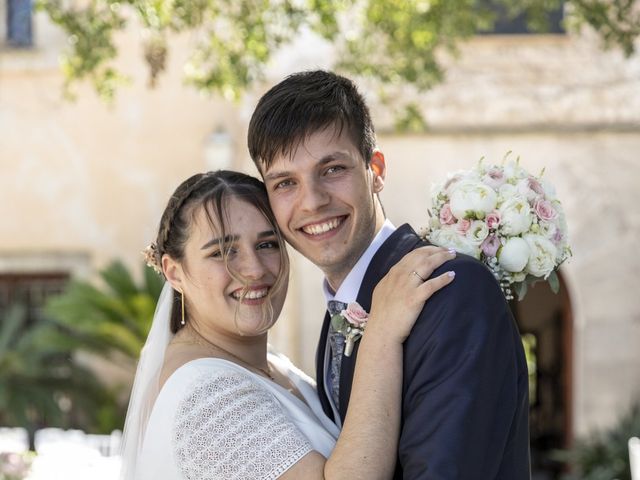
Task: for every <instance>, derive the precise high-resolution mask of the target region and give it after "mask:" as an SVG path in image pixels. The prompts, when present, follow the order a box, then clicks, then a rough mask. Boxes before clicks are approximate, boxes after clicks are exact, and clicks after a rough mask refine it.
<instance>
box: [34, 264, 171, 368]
mask: <svg viewBox="0 0 640 480" xmlns="http://www.w3.org/2000/svg"><path fill="white" fill-rule="evenodd" d="M143 271H144V278H143V280H142V282H141V283H140V285H137V284H136V282H135V280H134V279H133V277H132V275H131V273H130V272H129V271H128V270H127V268H126V267H125V266H124V264H122V263H121V262H119V261H115V262H113V263H111V264H110V265H108V266H107V267H106V268H104V269H103V270H101V271H100V277H101V279H102V283H103V285H102V286H100V287H98V286H95V285H93V284H92V283H90V282H86V281H80V280H74V281H72V282H71V283H70V285H69V286H68V288H67V290H66V292H65V293H64V294H62V295H60V296H57V297H53V298H52V299H51V300H50V301H49V302H48V303H47V306H46V311H47V313H48V314H49V315H50V316H51V317H52V318H53V319H54V320H55V322H56V323H57V324H58V325H59V326H60V327H62V328H63V329H64V330H65V331H67V332H69V333H71V334H72V335H73V336H74V337H75V338H78V339H79V340H80V348H81V349H82V350H86V351H89V352H92V353H96V354H99V355H101V356H109V355H112V354H114V353H116V352H117V353H118V354H120V355H116V356H113V355H112V358H114V359H115V360H117V359H122V358H124V359H125V361H126V362H131V363H135V362H136V361H137V359H138V356H139V354H140V349H141V348H142V345H143V344H144V341H145V339H146V338H147V333H148V331H149V327H150V326H151V321H152V320H153V313H154V311H155V307H156V301H157V299H158V297H159V296H160V291H161V290H162V285H163V281H162V279H161V278H160V276H158V275H157V274H156V273H155V272H154V271H153V270H152V269H150V268H146V267H145V268H144V270H143Z"/></svg>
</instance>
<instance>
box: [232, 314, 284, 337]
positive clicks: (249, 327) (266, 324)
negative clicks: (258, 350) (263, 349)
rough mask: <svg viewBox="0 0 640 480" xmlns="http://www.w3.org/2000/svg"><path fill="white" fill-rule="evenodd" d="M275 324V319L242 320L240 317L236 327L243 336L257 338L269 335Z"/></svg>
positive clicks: (256, 318)
mask: <svg viewBox="0 0 640 480" xmlns="http://www.w3.org/2000/svg"><path fill="white" fill-rule="evenodd" d="M275 323H276V321H275V319H268V318H265V317H262V316H261V317H255V318H242V316H240V317H239V318H238V321H237V325H236V326H237V329H238V333H239V334H240V335H241V336H243V337H257V336H259V335H263V334H265V333H267V332H268V331H269V329H271V327H273V326H274V325H275Z"/></svg>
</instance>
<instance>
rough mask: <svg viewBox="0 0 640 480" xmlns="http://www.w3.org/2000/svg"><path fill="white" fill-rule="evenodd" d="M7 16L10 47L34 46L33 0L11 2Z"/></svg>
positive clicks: (9, 2)
mask: <svg viewBox="0 0 640 480" xmlns="http://www.w3.org/2000/svg"><path fill="white" fill-rule="evenodd" d="M8 4H9V10H8V15H7V23H8V27H9V28H8V31H9V32H8V38H7V41H8V43H9V45H11V46H13V47H30V46H31V45H33V34H32V28H31V13H32V11H33V8H32V7H33V5H32V2H31V0H9V1H8Z"/></svg>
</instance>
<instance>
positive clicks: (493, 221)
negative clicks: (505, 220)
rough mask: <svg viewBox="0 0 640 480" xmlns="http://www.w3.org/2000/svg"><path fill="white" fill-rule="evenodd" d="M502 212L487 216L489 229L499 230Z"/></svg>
mask: <svg viewBox="0 0 640 480" xmlns="http://www.w3.org/2000/svg"><path fill="white" fill-rule="evenodd" d="M500 219H501V217H500V212H498V211H494V212H491V213H490V214H489V215H487V218H486V221H487V227H489V228H493V229H495V228H498V226H499V225H500Z"/></svg>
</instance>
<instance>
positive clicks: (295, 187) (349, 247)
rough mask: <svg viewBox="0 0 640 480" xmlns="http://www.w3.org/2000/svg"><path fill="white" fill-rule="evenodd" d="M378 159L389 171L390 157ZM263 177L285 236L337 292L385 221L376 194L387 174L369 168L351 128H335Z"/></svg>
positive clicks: (302, 146) (280, 158)
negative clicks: (314, 265)
mask: <svg viewBox="0 0 640 480" xmlns="http://www.w3.org/2000/svg"><path fill="white" fill-rule="evenodd" d="M375 155H377V156H376V157H375V161H376V162H379V165H378V166H380V165H381V169H382V172H384V157H382V155H381V154H380V153H377V154H375ZM378 171H380V168H378ZM262 173H263V176H264V181H265V184H266V187H267V192H268V194H269V201H270V203H271V208H272V209H273V212H274V214H275V217H276V220H277V221H278V226H279V227H280V229H281V230H282V233H283V235H284V237H285V238H286V239H287V241H288V242H289V243H290V244H291V245H292V246H293V248H295V249H296V250H298V251H299V252H300V253H302V254H303V255H304V256H305V257H307V258H308V259H309V260H311V261H312V262H313V263H314V264H316V265H317V266H318V267H320V268H321V269H322V270H323V272H324V273H325V275H326V276H327V278H328V280H329V282H330V283H331V285H332V287H334V288H337V286H338V285H339V284H340V283H341V282H342V280H343V279H344V277H345V276H346V274H347V273H348V272H349V270H351V268H352V267H353V265H354V264H355V263H356V262H357V261H358V259H359V258H360V256H361V255H362V253H363V252H364V251H365V250H366V248H367V247H368V246H369V244H370V243H371V241H372V239H373V237H374V236H375V234H376V233H377V232H378V230H379V229H380V227H381V226H382V223H383V222H384V214H383V213H382V209H381V207H380V205H379V202H378V199H377V195H376V194H377V193H378V192H379V191H380V190H382V187H383V184H384V182H383V178H384V173H382V175H380V174H379V173H376V172H374V170H373V169H372V168H371V167H370V166H368V165H366V163H365V161H364V159H363V158H362V155H361V154H360V152H359V150H358V148H357V147H356V145H355V144H354V142H353V141H352V140H351V137H350V136H349V134H348V132H347V129H346V128H345V129H343V131H342V132H338V131H337V130H336V129H335V128H334V127H333V126H331V127H328V128H325V129H323V130H319V131H316V132H314V133H311V134H309V135H308V136H306V138H305V139H304V141H301V142H300V143H299V145H297V147H296V148H295V149H294V151H293V152H292V153H291V154H284V153H283V154H281V155H278V156H276V158H275V159H274V161H273V163H272V164H271V165H270V167H269V168H268V169H266V170H263V172H262Z"/></svg>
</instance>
